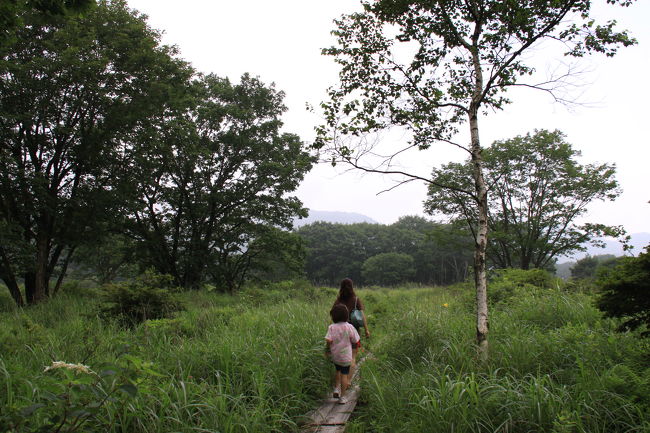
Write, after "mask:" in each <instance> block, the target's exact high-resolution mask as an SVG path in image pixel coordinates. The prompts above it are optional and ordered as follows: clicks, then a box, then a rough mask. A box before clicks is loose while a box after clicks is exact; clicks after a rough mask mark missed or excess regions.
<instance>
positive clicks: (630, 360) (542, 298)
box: [0, 284, 650, 433]
mask: <svg viewBox="0 0 650 433" xmlns="http://www.w3.org/2000/svg"><path fill="white" fill-rule="evenodd" d="M471 292H472V290H471V289H470V288H468V287H456V288H429V289H426V288H413V289H393V290H388V289H367V290H361V291H360V296H361V297H362V299H363V301H364V304H365V305H366V308H367V313H368V319H369V323H370V327H371V331H372V333H373V335H372V338H371V339H370V340H369V341H366V342H365V347H366V350H370V351H371V352H372V354H373V357H372V358H370V359H368V360H367V362H366V363H365V364H364V368H363V371H362V379H361V380H362V395H361V401H360V404H359V406H358V407H357V410H356V411H355V414H354V415H353V418H352V421H351V423H350V424H349V427H348V430H347V431H348V432H352V433H354V432H425V431H426V432H428V431H431V432H650V355H649V354H650V344H649V342H648V341H647V340H642V339H640V338H639V337H638V335H635V334H620V333H616V332H614V328H615V327H616V323H615V322H612V321H610V320H604V319H602V318H601V314H600V313H599V312H598V311H597V310H596V309H595V308H594V307H593V306H592V299H591V297H590V296H589V295H587V294H580V293H566V292H563V291H560V290H557V289H544V290H542V289H534V288H528V289H527V290H526V291H520V292H517V294H516V296H509V297H506V298H505V299H501V300H500V302H498V303H494V304H493V305H492V306H491V319H490V357H489V361H487V362H483V361H480V360H479V359H478V358H477V356H476V353H475V350H474V346H473V340H474V318H473V312H472V310H473V307H472V293H471ZM93 293H94V292H93V291H92V290H90V291H84V290H83V289H80V288H77V290H75V291H74V292H73V291H69V293H66V292H64V293H63V294H62V295H61V296H59V297H57V298H55V299H53V300H51V301H50V302H48V303H45V304H42V305H38V306H36V307H31V308H28V309H25V310H17V309H15V308H13V307H12V305H11V302H9V299H2V298H0V306H1V307H0V308H2V311H3V312H2V313H0V389H1V390H2V391H0V431H10V432H32V431H68V432H69V431H79V432H152V433H153V432H291V431H296V430H298V423H299V421H300V419H301V415H303V414H305V413H306V412H308V411H309V410H310V409H312V408H313V407H314V406H315V405H316V404H317V402H318V400H319V399H320V398H321V397H322V396H323V395H324V394H325V393H326V392H327V391H328V389H329V381H330V376H331V374H332V370H333V369H332V367H331V366H330V364H329V363H328V361H327V360H326V359H325V358H324V356H323V336H324V334H325V331H326V327H327V324H328V319H329V318H328V311H329V308H330V306H331V303H332V302H333V299H334V297H335V294H336V291H335V290H333V289H324V288H322V289H318V288H311V287H304V288H303V287H295V285H291V284H286V285H279V286H276V287H275V288H273V289H262V288H256V289H248V290H245V291H244V292H242V293H240V294H238V295H236V296H229V295H223V294H217V293H214V292H189V293H184V294H183V295H182V296H183V298H184V302H185V304H186V310H185V311H182V312H180V313H178V314H177V315H176V316H175V317H174V318H172V319H162V320H152V321H147V322H145V323H143V324H141V325H139V326H137V327H135V328H132V329H127V328H123V327H120V326H118V325H117V324H115V323H112V322H110V321H108V322H107V321H105V320H101V319H99V318H98V317H97V315H96V307H95V304H96V301H95V299H97V298H96V296H94V295H93ZM2 296H6V297H8V294H6V293H3V294H2ZM53 361H65V362H67V363H72V364H83V365H86V366H88V367H89V368H90V370H92V371H91V372H88V373H84V372H75V371H73V370H69V369H66V368H59V369H55V370H50V371H44V370H45V368H46V367H47V366H50V365H51V363H52V362H53Z"/></svg>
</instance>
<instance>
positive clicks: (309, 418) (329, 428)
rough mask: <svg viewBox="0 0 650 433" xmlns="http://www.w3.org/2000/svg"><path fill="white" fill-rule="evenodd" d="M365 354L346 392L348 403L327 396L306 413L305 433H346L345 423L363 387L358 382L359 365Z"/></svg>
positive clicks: (303, 429)
mask: <svg viewBox="0 0 650 433" xmlns="http://www.w3.org/2000/svg"><path fill="white" fill-rule="evenodd" d="M365 358H366V357H365V356H364V357H363V358H361V359H360V360H359V362H358V363H357V365H356V368H355V369H354V374H353V376H352V377H351V378H350V383H352V385H351V386H350V388H349V389H348V391H347V392H346V393H345V398H346V399H347V400H348V402H347V403H346V404H339V403H338V399H337V398H331V397H330V398H326V399H325V400H323V403H322V404H321V406H320V407H318V408H317V409H315V410H313V411H312V412H310V413H308V414H307V415H305V417H304V418H305V420H306V422H305V425H304V426H303V428H302V432H303V433H344V432H345V424H346V423H347V422H348V419H350V416H351V415H352V412H353V411H354V408H355V407H356V405H357V400H358V399H359V393H360V392H361V388H360V387H359V385H358V384H357V382H358V377H359V367H361V364H363V361H364V360H365Z"/></svg>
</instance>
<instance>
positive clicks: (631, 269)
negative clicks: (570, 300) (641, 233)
mask: <svg viewBox="0 0 650 433" xmlns="http://www.w3.org/2000/svg"><path fill="white" fill-rule="evenodd" d="M596 284H597V285H598V286H599V287H600V288H601V289H602V294H601V295H600V297H599V298H598V301H597V305H598V308H599V309H600V310H602V311H604V312H605V315H606V316H609V317H624V318H625V319H624V322H623V324H622V325H621V327H620V329H621V330H629V329H636V328H638V327H641V326H643V325H645V326H647V327H648V328H649V329H648V330H646V331H645V332H644V335H646V336H650V245H648V246H647V247H646V252H645V253H641V254H639V256H638V257H624V258H622V259H620V260H619V262H618V264H617V265H616V266H615V267H613V268H610V269H604V270H603V271H602V272H601V273H600V275H599V277H598V280H597V281H596Z"/></svg>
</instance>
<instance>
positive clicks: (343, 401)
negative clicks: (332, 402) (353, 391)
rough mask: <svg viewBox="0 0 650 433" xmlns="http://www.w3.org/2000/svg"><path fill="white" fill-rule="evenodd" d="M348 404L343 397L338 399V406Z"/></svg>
mask: <svg viewBox="0 0 650 433" xmlns="http://www.w3.org/2000/svg"><path fill="white" fill-rule="evenodd" d="M347 402H348V399H347V398H345V396H343V395H342V396H341V397H339V404H346V403H347Z"/></svg>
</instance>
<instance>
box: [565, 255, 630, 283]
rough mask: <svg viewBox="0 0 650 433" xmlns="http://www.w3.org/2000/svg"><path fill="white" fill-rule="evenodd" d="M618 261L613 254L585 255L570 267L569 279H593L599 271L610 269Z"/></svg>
mask: <svg viewBox="0 0 650 433" xmlns="http://www.w3.org/2000/svg"><path fill="white" fill-rule="evenodd" d="M617 261H618V259H617V258H616V256H614V255H613V254H601V255H596V256H590V255H587V256H586V257H584V258H582V259H580V260H578V261H577V262H575V264H574V265H573V266H572V267H571V278H573V279H594V278H595V277H596V275H597V274H598V272H599V270H600V269H603V268H607V267H612V266H614V265H615V264H616V262H617Z"/></svg>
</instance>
